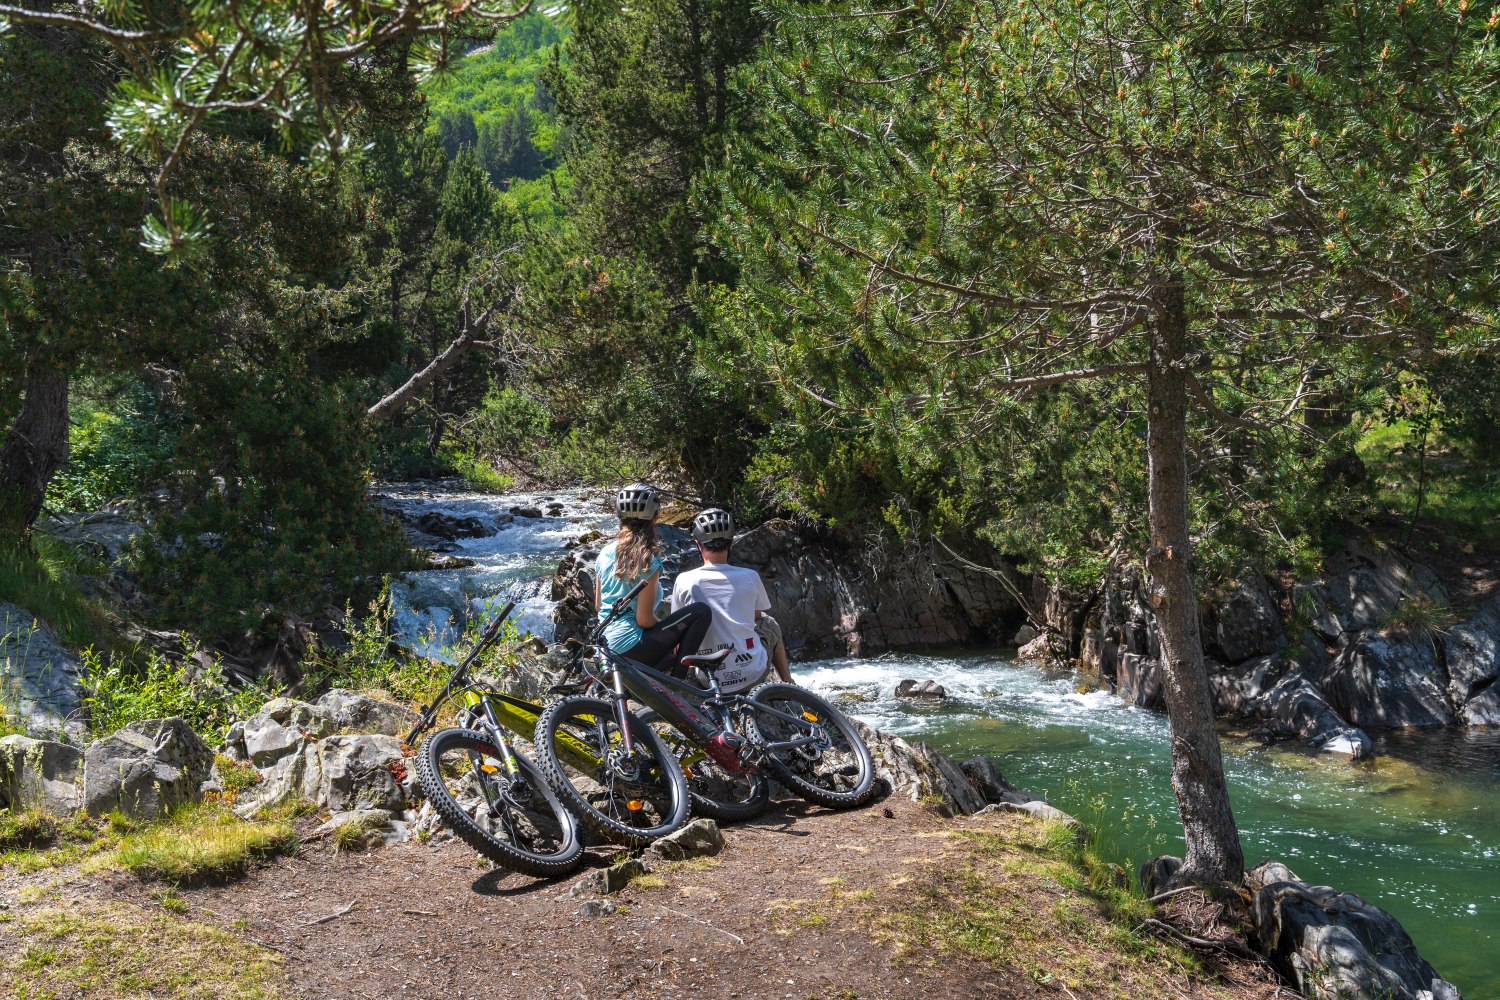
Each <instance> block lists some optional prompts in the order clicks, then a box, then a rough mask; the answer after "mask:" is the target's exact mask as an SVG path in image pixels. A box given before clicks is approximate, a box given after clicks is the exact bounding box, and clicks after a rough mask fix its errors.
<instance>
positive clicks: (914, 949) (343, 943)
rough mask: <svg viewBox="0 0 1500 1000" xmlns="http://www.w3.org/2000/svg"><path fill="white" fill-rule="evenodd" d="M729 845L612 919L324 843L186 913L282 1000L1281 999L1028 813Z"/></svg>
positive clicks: (863, 815) (204, 890)
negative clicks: (1082, 869) (1175, 933)
mask: <svg viewBox="0 0 1500 1000" xmlns="http://www.w3.org/2000/svg"><path fill="white" fill-rule="evenodd" d="M726 833H727V837H728V843H729V846H728V847H727V848H726V849H725V851H724V852H723V853H722V854H721V855H719V856H718V857H717V858H713V859H705V860H700V861H696V862H685V863H679V864H675V865H660V866H657V869H656V871H654V872H653V874H652V875H650V876H648V877H646V878H645V879H643V880H641V881H638V882H635V883H632V884H631V885H630V886H629V887H628V888H626V889H625V890H624V891H622V892H620V893H619V894H617V895H616V896H614V897H611V901H612V902H614V903H616V904H617V905H618V910H617V911H616V912H614V913H612V914H609V915H607V916H601V917H589V916H580V915H578V913H577V911H578V909H579V907H580V904H581V903H582V902H583V901H584V900H585V899H594V900H597V899H600V898H601V897H598V896H595V895H592V894H591V895H588V896H574V895H572V893H571V890H572V888H573V884H574V883H575V882H576V881H577V879H578V877H580V876H581V875H582V872H580V873H579V876H575V877H573V878H571V879H569V880H567V881H563V882H560V883H559V882H537V881H535V880H532V879H530V878H526V877H522V876H518V875H514V874H511V873H509V872H506V871H505V870H503V869H500V870H497V869H492V868H489V867H488V865H487V864H486V863H483V862H481V861H480V860H479V859H478V858H477V857H476V856H475V855H474V853H473V852H472V851H469V850H468V849H467V848H465V847H464V846H463V845H462V844H460V843H458V842H456V841H452V840H449V841H446V842H445V843H443V844H440V845H436V846H434V845H423V844H418V843H410V842H409V843H405V844H399V845H396V846H393V847H389V848H385V849H381V850H376V851H373V852H370V853H365V854H349V853H342V854H340V853H335V852H334V851H333V850H332V848H330V847H328V846H325V845H324V844H322V843H309V844H307V845H305V846H304V848H303V850H302V852H301V853H300V854H299V855H298V856H296V857H293V858H289V859H284V860H281V861H279V862H277V863H275V864H272V865H268V866H266V867H263V868H260V869H258V870H256V871H254V872H252V873H251V874H250V875H249V876H247V877H246V878H244V879H243V880H241V881H238V882H235V883H232V884H228V885H218V886H204V887H198V888H181V889H179V890H177V891H176V893H174V894H172V895H173V896H174V897H175V898H174V901H173V903H172V910H173V913H172V915H171V919H173V920H181V921H191V922H194V924H195V925H208V926H209V927H216V928H220V929H223V930H226V931H228V932H229V933H230V934H232V935H234V936H235V937H236V938H237V939H239V940H241V941H243V942H244V943H245V944H246V945H251V944H253V945H258V946H260V947H261V948H264V949H269V950H270V952H274V953H275V954H276V955H279V956H282V959H281V961H280V963H279V964H280V967H281V970H282V971H283V972H284V976H285V981H284V983H283V985H282V987H281V988H279V989H278V990H277V991H276V993H280V994H283V995H290V996H296V997H304V998H306V1000H357V998H366V997H369V998H375V997H379V998H389V997H401V998H433V1000H436V998H444V1000H449V998H452V1000H458V998H469V997H473V998H476V1000H477V998H481V997H483V998H486V1000H489V998H516V1000H523V998H524V1000H530V998H549V1000H550V998H553V997H578V998H582V1000H592V998H595V997H622V998H642V1000H645V998H660V1000H673V998H698V997H727V998H742V997H743V998H751V997H755V998H760V997H771V998H795V1000H812V998H821V1000H835V998H838V1000H856V998H872V1000H873V998H887V997H888V998H913V1000H915V998H922V1000H932V998H934V997H998V998H1010V997H1059V998H1064V1000H1066V998H1083V997H1122V998H1123V997H1131V998H1137V997H1139V998H1148V997H1149V998H1155V997H1178V996H1191V997H1200V996H1202V997H1210V996H1211V997H1232V998H1237V1000H1238V998H1251V997H1255V998H1260V997H1271V996H1275V995H1279V994H1280V991H1279V990H1277V989H1276V988H1275V987H1274V986H1273V985H1271V984H1270V983H1269V982H1268V980H1267V978H1266V975H1265V972H1264V970H1262V969H1258V968H1256V967H1254V966H1233V965H1232V966H1228V967H1226V968H1224V969H1219V970H1209V969H1206V968H1203V967H1201V966H1199V965H1197V964H1196V963H1194V962H1193V961H1192V960H1191V959H1186V960H1185V959H1184V957H1183V955H1182V953H1180V952H1176V951H1174V950H1172V949H1166V948H1163V947H1161V946H1160V945H1158V944H1156V943H1155V942H1154V941H1151V940H1149V939H1139V938H1136V937H1134V936H1133V935H1132V934H1130V933H1128V932H1127V930H1126V929H1125V928H1123V927H1121V926H1120V925H1119V922H1118V920H1116V921H1114V922H1110V921H1108V920H1106V919H1105V918H1104V917H1103V916H1101V912H1102V910H1101V907H1100V906H1099V905H1098V901H1097V899H1096V898H1094V897H1091V896H1090V895H1089V893H1088V892H1087V888H1086V887H1082V888H1080V887H1079V886H1076V885H1075V886H1071V887H1070V886H1069V885H1068V884H1067V883H1069V882H1070V881H1071V878H1072V876H1071V875H1069V872H1070V871H1072V869H1069V868H1067V867H1066V866H1064V865H1062V864H1060V863H1058V862H1056V861H1055V860H1051V859H1049V857H1048V847H1047V843H1048V838H1049V837H1051V838H1054V839H1055V834H1054V833H1052V832H1051V831H1049V830H1048V828H1047V827H1045V826H1044V825H1042V824H1040V823H1036V822H1035V821H1032V820H1029V819H1023V818H1020V817H1016V816H1012V815H998V816H988V817H978V818H968V819H945V818H943V817H940V816H938V815H936V814H934V813H932V812H930V811H928V810H927V809H925V808H923V807H921V806H919V805H916V804H912V803H898V802H888V803H886V804H884V805H879V804H877V805H875V806H873V807H869V808H865V809H860V810H855V811H852V812H848V813H833V812H829V811H825V810H820V809H815V808H811V807H807V806H805V805H803V804H802V803H798V802H787V803H779V804H777V805H775V806H773V809H772V811H771V812H770V813H769V814H768V815H767V816H765V817H763V818H762V819H760V820H759V821H756V822H754V823H750V824H745V825H740V826H736V827H733V828H730V829H728V830H726ZM612 860H613V858H612V855H611V854H610V853H608V852H606V851H604V850H602V849H599V850H595V851H594V852H592V854H591V857H590V863H591V864H592V865H594V866H595V867H602V866H605V865H608V864H609V863H611V861H612ZM162 893H163V889H162V887H161V886H160V885H156V884H151V883H142V882H140V881H138V880H136V879H134V878H132V877H129V876H124V875H120V874H105V875H102V876H101V875H95V876H92V877H90V878H88V879H83V880H74V881H73V882H72V883H71V884H69V885H67V886H66V887H65V888H64V889H63V890H62V892H61V895H62V897H63V898H64V899H67V900H68V901H69V902H68V903H67V905H71V906H74V907H77V906H79V905H80V904H79V903H78V902H73V900H79V899H82V901H83V903H85V904H88V903H89V900H88V898H87V897H90V896H93V897H98V904H99V905H100V906H101V907H105V908H109V907H115V908H119V907H130V908H132V909H133V911H134V912H140V911H147V910H149V911H152V912H154V913H156V914H157V916H156V917H154V918H153V919H157V920H160V919H164V918H163V917H162V915H161V912H160V911H161V909H162V904H161V898H162ZM351 904H352V905H351ZM136 908H138V909H136ZM4 937H5V935H4V934H3V933H0V945H3V944H4V943H5V942H4V940H3V939H4ZM257 953H258V954H262V955H266V953H265V952H259V951H257ZM267 957H270V958H272V961H273V963H274V961H275V959H274V956H267ZM3 995H4V991H0V996H3ZM93 995H95V994H93V993H91V992H89V991H87V990H85V991H81V992H79V991H75V992H72V993H69V992H66V991H64V992H60V993H58V997H59V998H62V997H67V996H93ZM109 995H110V996H116V995H119V996H127V995H134V994H130V993H128V992H122V993H110V994H109ZM148 995H149V994H148ZM182 995H199V994H193V993H184V994H182ZM203 995H211V996H215V997H217V996H221V995H226V994H225V993H224V992H222V991H220V992H212V993H206V994H203ZM227 995H231V996H233V995H235V994H234V993H233V992H230V993H228V994H227ZM267 995H275V994H267Z"/></svg>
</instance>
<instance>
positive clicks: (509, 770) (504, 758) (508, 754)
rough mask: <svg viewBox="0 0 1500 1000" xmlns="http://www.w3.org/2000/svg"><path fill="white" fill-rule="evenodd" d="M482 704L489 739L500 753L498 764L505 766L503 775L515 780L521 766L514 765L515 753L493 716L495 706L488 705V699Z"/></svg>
mask: <svg viewBox="0 0 1500 1000" xmlns="http://www.w3.org/2000/svg"><path fill="white" fill-rule="evenodd" d="M482 702H483V704H484V719H485V721H486V722H488V723H489V730H490V733H489V735H490V739H491V740H493V741H494V744H495V746H496V747H497V748H498V749H499V751H500V763H502V764H504V765H505V773H506V774H508V775H510V777H511V778H512V779H515V778H517V777H519V776H520V774H521V765H520V764H518V763H516V753H515V751H514V750H512V749H511V748H510V740H508V739H506V738H505V730H504V729H503V728H501V726H500V720H499V719H498V718H496V716H495V706H493V705H491V704H490V700H489V699H488V698H484V699H482Z"/></svg>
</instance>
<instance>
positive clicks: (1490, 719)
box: [1458, 684, 1500, 726]
mask: <svg viewBox="0 0 1500 1000" xmlns="http://www.w3.org/2000/svg"><path fill="white" fill-rule="evenodd" d="M1458 721H1459V722H1462V723H1463V724H1464V725H1466V726H1500V684H1497V685H1493V686H1491V687H1488V688H1485V689H1484V691H1483V692H1481V693H1480V694H1477V695H1475V696H1474V697H1472V698H1470V699H1469V700H1468V701H1467V702H1466V703H1465V704H1464V707H1463V708H1461V709H1459V712H1458Z"/></svg>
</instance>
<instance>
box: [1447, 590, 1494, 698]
mask: <svg viewBox="0 0 1500 1000" xmlns="http://www.w3.org/2000/svg"><path fill="white" fill-rule="evenodd" d="M1443 647H1444V653H1445V654H1446V661H1447V666H1448V697H1449V700H1450V701H1451V702H1452V703H1453V705H1454V707H1456V708H1457V709H1458V710H1459V716H1460V718H1461V719H1462V721H1463V722H1465V723H1466V724H1468V725H1471V726H1482V725H1496V724H1500V714H1497V715H1496V716H1494V718H1495V719H1496V721H1493V722H1492V721H1486V720H1487V719H1489V718H1490V715H1489V713H1488V712H1487V711H1486V708H1487V706H1488V705H1489V704H1492V703H1493V704H1495V705H1496V708H1497V709H1500V701H1497V695H1496V691H1495V688H1496V686H1497V685H1496V681H1497V680H1500V597H1492V598H1490V599H1489V600H1488V601H1486V602H1485V603H1484V604H1482V605H1480V607H1479V610H1478V612H1476V613H1475V615H1474V617H1472V618H1470V619H1469V620H1468V621H1466V622H1464V623H1463V624H1461V625H1455V626H1453V627H1452V628H1451V629H1449V630H1448V634H1447V636H1446V637H1445V638H1444V641H1443ZM1486 693H1488V695H1489V697H1488V698H1486V697H1485V695H1486ZM1476 700H1477V701H1479V702H1480V704H1479V705H1476V706H1475V710H1472V711H1471V710H1470V709H1469V707H1468V706H1469V705H1470V704H1472V703H1474V702H1475V701H1476Z"/></svg>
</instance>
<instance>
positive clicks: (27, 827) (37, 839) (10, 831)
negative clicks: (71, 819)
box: [0, 809, 57, 853]
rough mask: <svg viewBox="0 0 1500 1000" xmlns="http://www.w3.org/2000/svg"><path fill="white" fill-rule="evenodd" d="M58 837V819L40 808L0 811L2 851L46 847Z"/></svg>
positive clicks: (0, 842) (0, 845)
mask: <svg viewBox="0 0 1500 1000" xmlns="http://www.w3.org/2000/svg"><path fill="white" fill-rule="evenodd" d="M56 839H57V819H56V817H54V816H52V815H51V814H50V813H45V812H42V811H41V810H39V809H28V810H26V811H25V812H20V813H13V812H11V811H9V810H5V811H0V853H3V852H5V851H8V850H12V849H15V848H21V849H29V848H37V847H44V846H46V845H47V844H50V843H52V842H53V841H54V840H56Z"/></svg>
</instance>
